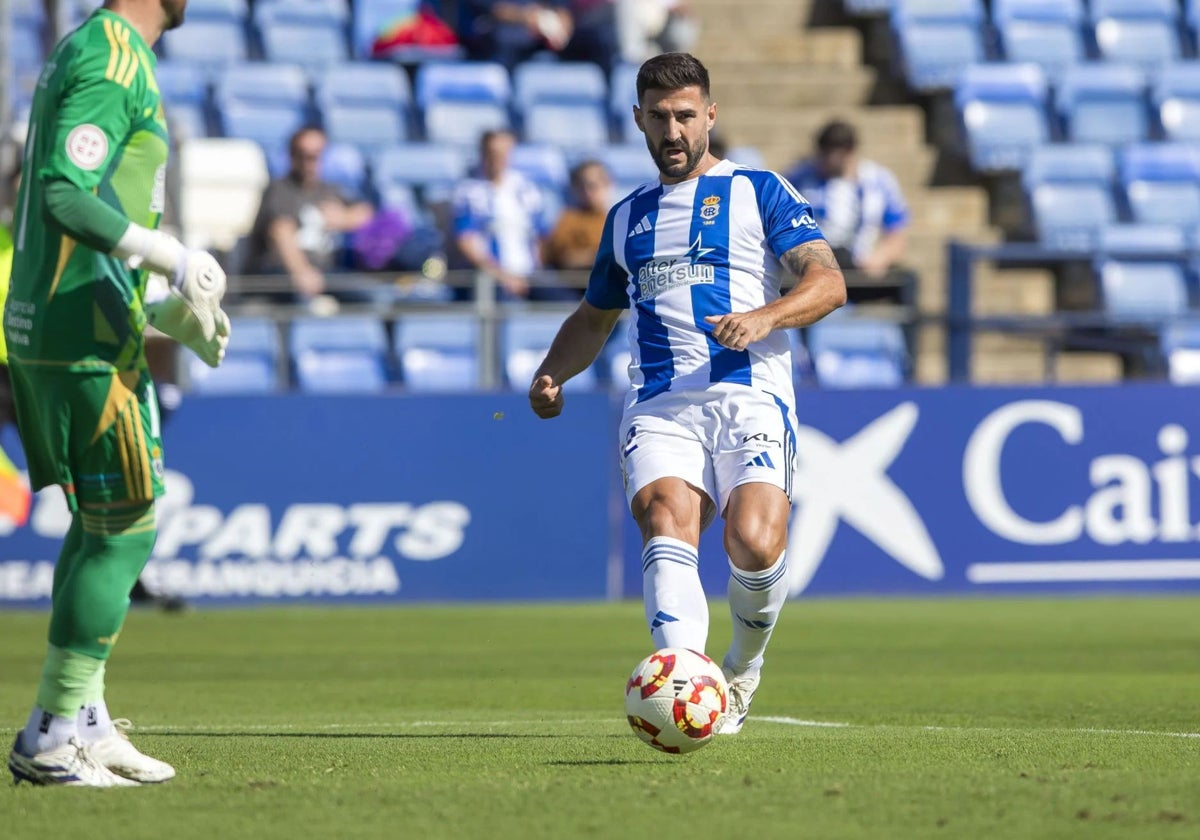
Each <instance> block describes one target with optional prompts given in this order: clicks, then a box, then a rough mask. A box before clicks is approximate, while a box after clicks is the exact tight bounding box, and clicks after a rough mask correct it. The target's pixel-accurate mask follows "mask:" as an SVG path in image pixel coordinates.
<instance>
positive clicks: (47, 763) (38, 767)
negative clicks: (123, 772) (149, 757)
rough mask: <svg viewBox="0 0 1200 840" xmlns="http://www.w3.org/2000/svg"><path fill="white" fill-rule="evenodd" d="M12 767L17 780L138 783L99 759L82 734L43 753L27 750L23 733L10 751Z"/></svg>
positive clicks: (87, 784)
mask: <svg viewBox="0 0 1200 840" xmlns="http://www.w3.org/2000/svg"><path fill="white" fill-rule="evenodd" d="M8 769H9V772H11V773H12V775H13V781H14V782H16V783H20V782H30V783H31V784H35V785H65V786H68V787H99V788H107V787H136V786H137V784H138V783H137V782H135V781H132V780H130V779H126V778H124V777H122V776H118V775H117V774H116V773H113V772H112V771H111V770H109V769H108V768H107V767H105V766H104V765H103V764H101V763H100V762H99V761H97V760H96V757H95V756H94V755H92V753H91V750H90V749H89V748H88V747H86V746H84V745H83V743H82V742H81V741H80V740H79V739H78V738H72V739H71V740H70V741H68V742H67V743H65V744H62V745H61V746H58V747H55V748H54V749H52V750H46V751H45V752H40V753H31V752H27V751H26V749H25V744H24V742H23V739H22V737H21V733H19V732H18V733H17V739H16V740H15V741H14V742H13V748H12V752H10V753H9V754H8Z"/></svg>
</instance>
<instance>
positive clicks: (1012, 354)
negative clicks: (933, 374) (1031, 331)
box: [971, 333, 1045, 385]
mask: <svg viewBox="0 0 1200 840" xmlns="http://www.w3.org/2000/svg"><path fill="white" fill-rule="evenodd" d="M1044 365H1045V356H1044V353H1043V351H1042V343H1041V342H1040V341H1038V340H1036V339H1032V338H1024V337H1021V336H1014V335H1005V334H1003V333H979V334H978V335H976V336H975V343H974V348H973V352H972V354H971V381H972V382H974V383H976V384H980V385H1010V384H1011V385H1016V384H1028V383H1036V382H1042V381H1044V380H1045V376H1044V373H1045V370H1044Z"/></svg>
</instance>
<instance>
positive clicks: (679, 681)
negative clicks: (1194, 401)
mask: <svg viewBox="0 0 1200 840" xmlns="http://www.w3.org/2000/svg"><path fill="white" fill-rule="evenodd" d="M728 708H729V700H728V697H727V692H726V688H725V675H724V674H722V673H721V668H720V666H719V665H717V663H715V662H713V661H712V660H711V659H709V658H708V657H707V656H705V655H704V654H703V653H697V652H696V651H694V650H687V649H686V648H663V649H662V650H660V651H656V652H654V653H652V654H650V655H649V656H647V657H646V658H645V659H643V660H642V661H641V662H639V663H638V666H637V667H636V668H634V669H633V676H631V677H630V678H629V682H628V683H626V684H625V714H626V715H627V716H628V717H629V725H630V726H631V727H633V731H634V733H635V734H636V735H637V736H638V737H639V738H641V739H642V740H643V741H645V742H646V743H647V744H649V745H650V746H652V747H654V748H655V749H656V750H662V751H663V752H665V753H688V752H692V751H693V750H698V749H700V748H701V747H703V746H704V745H705V744H707V743H708V742H709V741H710V740H712V736H713V724H715V723H716V722H717V718H719V717H720V716H721V715H723V714H725V712H726V711H727V710H728Z"/></svg>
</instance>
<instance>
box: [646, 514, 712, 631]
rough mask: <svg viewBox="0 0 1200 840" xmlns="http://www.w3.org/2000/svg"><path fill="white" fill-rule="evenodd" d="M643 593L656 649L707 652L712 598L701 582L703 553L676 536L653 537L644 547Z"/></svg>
mask: <svg viewBox="0 0 1200 840" xmlns="http://www.w3.org/2000/svg"><path fill="white" fill-rule="evenodd" d="M642 597H643V599H644V601H645V605H646V623H647V624H648V625H650V637H651V638H652V639H654V648H655V650H658V649H661V648H665V647H682V648H690V649H691V650H695V651H699V652H700V653H703V652H704V644H705V642H707V641H708V601H707V600H706V599H705V597H704V588H703V587H702V586H701V585H700V556H699V555H698V554H697V553H696V549H695V548H694V547H693V546H691V545H688V544H687V543H685V542H684V541H683V540H677V539H674V538H673V537H653V538H652V539H651V540H650V541H649V542H647V543H646V547H645V548H644V549H643V550H642Z"/></svg>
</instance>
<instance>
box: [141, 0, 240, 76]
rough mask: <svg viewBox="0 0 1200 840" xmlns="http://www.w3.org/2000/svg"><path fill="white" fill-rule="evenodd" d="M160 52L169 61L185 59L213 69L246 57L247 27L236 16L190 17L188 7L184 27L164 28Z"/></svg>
mask: <svg viewBox="0 0 1200 840" xmlns="http://www.w3.org/2000/svg"><path fill="white" fill-rule="evenodd" d="M161 43H162V53H163V55H164V56H165V57H166V58H168V59H170V60H172V61H186V62H189V63H191V64H194V65H196V66H198V67H201V68H203V70H204V72H205V73H209V74H212V73H216V72H219V71H220V70H223V69H224V68H226V67H230V66H232V65H235V64H238V63H240V62H243V61H245V60H246V58H247V55H248V52H247V49H246V28H245V26H244V25H243V24H242V23H241V22H240V21H236V20H232V19H230V20H203V19H199V20H196V19H193V18H192V12H191V9H190V8H189V9H188V24H187V27H186V28H182V27H181V28H179V29H172V30H171V31H169V32H164V33H163V37H162V41H161Z"/></svg>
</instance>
